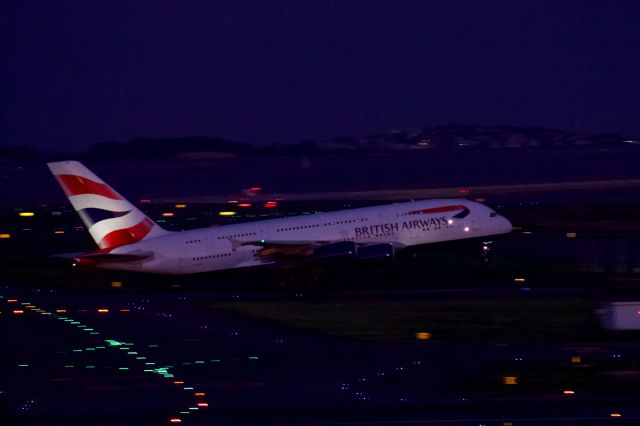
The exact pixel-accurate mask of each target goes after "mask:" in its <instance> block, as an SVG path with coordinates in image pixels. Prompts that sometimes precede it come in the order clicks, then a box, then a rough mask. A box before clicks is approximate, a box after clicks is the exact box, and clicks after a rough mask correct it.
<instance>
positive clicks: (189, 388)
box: [182, 386, 193, 390]
mask: <svg viewBox="0 0 640 426" xmlns="http://www.w3.org/2000/svg"><path fill="white" fill-rule="evenodd" d="M182 389H184V390H193V388H192V387H191V386H185V387H183V388H182Z"/></svg>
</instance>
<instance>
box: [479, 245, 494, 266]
mask: <svg viewBox="0 0 640 426" xmlns="http://www.w3.org/2000/svg"><path fill="white" fill-rule="evenodd" d="M492 243H493V241H483V242H482V250H481V252H480V259H481V260H482V262H483V263H491V261H492V260H493V256H492V255H491V244H492Z"/></svg>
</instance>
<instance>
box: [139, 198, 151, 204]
mask: <svg viewBox="0 0 640 426" xmlns="http://www.w3.org/2000/svg"><path fill="white" fill-rule="evenodd" d="M150 202H151V200H149V199H148V198H143V199H142V200H140V204H149V203H150Z"/></svg>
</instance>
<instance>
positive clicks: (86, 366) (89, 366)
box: [84, 365, 96, 368]
mask: <svg viewBox="0 0 640 426" xmlns="http://www.w3.org/2000/svg"><path fill="white" fill-rule="evenodd" d="M84 368H96V366H95V365H85V366H84Z"/></svg>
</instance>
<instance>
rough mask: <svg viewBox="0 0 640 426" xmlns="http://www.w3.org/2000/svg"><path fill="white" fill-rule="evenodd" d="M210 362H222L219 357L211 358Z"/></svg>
mask: <svg viewBox="0 0 640 426" xmlns="http://www.w3.org/2000/svg"><path fill="white" fill-rule="evenodd" d="M211 362H222V360H219V359H212V360H211Z"/></svg>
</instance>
